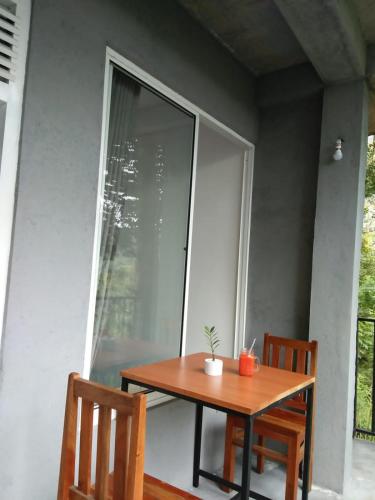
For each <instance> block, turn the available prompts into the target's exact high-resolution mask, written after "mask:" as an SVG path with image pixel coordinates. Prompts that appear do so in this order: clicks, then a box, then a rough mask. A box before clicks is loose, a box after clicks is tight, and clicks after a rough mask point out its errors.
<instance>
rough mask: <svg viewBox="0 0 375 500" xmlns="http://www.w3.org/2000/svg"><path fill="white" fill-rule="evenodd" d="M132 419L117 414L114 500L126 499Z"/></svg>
mask: <svg viewBox="0 0 375 500" xmlns="http://www.w3.org/2000/svg"><path fill="white" fill-rule="evenodd" d="M129 420H130V417H129V416H128V415H123V414H121V413H119V412H118V413H117V418H116V437H115V464H114V471H113V500H125V499H126V485H127V469H128V459H129V425H130V421H129Z"/></svg>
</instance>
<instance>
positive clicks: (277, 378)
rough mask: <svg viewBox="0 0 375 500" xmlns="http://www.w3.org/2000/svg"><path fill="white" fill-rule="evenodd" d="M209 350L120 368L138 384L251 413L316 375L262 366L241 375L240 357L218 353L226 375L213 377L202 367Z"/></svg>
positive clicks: (122, 373) (285, 394)
mask: <svg viewBox="0 0 375 500" xmlns="http://www.w3.org/2000/svg"><path fill="white" fill-rule="evenodd" d="M208 357H209V354H207V353H197V354H191V355H189V356H182V357H180V358H174V359H170V360H167V361H161V362H159V363H152V364H150V365H144V366H138V367H135V368H129V369H127V370H123V371H121V376H122V377H125V378H128V379H130V380H131V381H133V382H135V383H137V382H138V383H139V384H142V383H144V384H147V385H151V386H153V387H156V388H158V389H160V390H163V389H164V390H166V391H170V392H173V393H176V394H180V395H181V396H186V397H190V398H193V399H197V400H200V401H203V402H206V403H209V404H213V405H216V406H219V407H222V408H227V409H230V410H234V411H238V412H241V413H244V414H247V415H252V414H254V413H257V412H258V411H261V410H263V409H265V408H267V407H268V406H270V405H271V404H273V403H275V402H277V401H279V400H280V399H283V398H285V397H288V396H289V395H291V394H293V393H294V392H296V391H298V390H301V389H304V388H305V387H307V386H309V385H310V384H311V383H314V382H315V377H313V376H310V375H304V374H301V373H294V372H290V371H288V370H283V369H280V368H272V367H268V366H264V365H261V367H260V370H259V372H257V373H255V374H254V375H253V376H252V377H241V376H240V375H238V360H235V359H232V358H225V357H222V356H218V358H220V359H222V360H223V362H224V368H223V375H222V376H219V377H211V376H209V375H206V374H205V373H204V370H203V366H204V359H205V358H208Z"/></svg>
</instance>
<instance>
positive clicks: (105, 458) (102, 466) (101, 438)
mask: <svg viewBox="0 0 375 500" xmlns="http://www.w3.org/2000/svg"><path fill="white" fill-rule="evenodd" d="M111 412H112V410H111V409H110V408H106V407H105V406H100V407H99V424H98V444H97V453H96V478H95V495H94V496H95V500H106V495H107V489H108V469H109V450H110V437H111Z"/></svg>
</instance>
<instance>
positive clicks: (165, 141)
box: [91, 66, 195, 386]
mask: <svg viewBox="0 0 375 500" xmlns="http://www.w3.org/2000/svg"><path fill="white" fill-rule="evenodd" d="M194 128H195V118H194V116H193V115H191V114H190V113H188V112H187V111H186V110H184V109H182V108H180V107H178V106H176V105H175V104H174V103H172V102H171V101H169V100H167V99H166V98H164V97H163V96H162V95H160V94H158V93H157V92H155V91H154V90H152V89H150V88H148V87H146V86H145V85H143V84H142V83H141V82H139V81H138V80H136V79H134V78H133V77H132V76H130V75H129V74H127V73H126V72H124V71H123V70H121V69H119V68H118V67H116V66H112V86H111V101H110V113H109V126H108V138H107V158H106V165H105V171H104V172H103V173H102V175H103V176H104V190H103V196H102V203H101V240H100V262H99V272H98V283H97V294H96V308H95V322H94V335H93V345H92V366H91V378H92V379H93V380H97V381H100V382H102V383H106V384H110V385H114V386H116V385H118V384H119V375H118V372H119V369H120V368H127V367H130V366H134V365H137V364H142V363H149V362H152V361H156V360H160V359H163V358H170V357H174V356H178V355H179V353H180V343H181V332H182V320H183V304H184V288H185V286H184V284H185V267H186V248H187V235H188V218H189V204H190V185H191V173H192V159H193V142H194Z"/></svg>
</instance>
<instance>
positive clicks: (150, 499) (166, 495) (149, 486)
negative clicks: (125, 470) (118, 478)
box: [92, 473, 201, 500]
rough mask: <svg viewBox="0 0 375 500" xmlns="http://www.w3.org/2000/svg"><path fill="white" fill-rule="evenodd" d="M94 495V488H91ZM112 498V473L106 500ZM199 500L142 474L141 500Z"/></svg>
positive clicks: (109, 478)
mask: <svg viewBox="0 0 375 500" xmlns="http://www.w3.org/2000/svg"><path fill="white" fill-rule="evenodd" d="M92 494H94V486H93V487H92ZM112 498H113V473H112V474H110V475H109V476H108V500H111V499H112ZM184 499H187V500H201V499H200V498H199V497H196V496H194V495H192V494H191V493H188V492H186V491H183V490H180V489H179V488H176V486H172V485H171V484H168V483H165V482H164V481H161V480H160V479H157V478H156V477H153V476H150V475H149V474H144V483H143V500H184Z"/></svg>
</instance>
